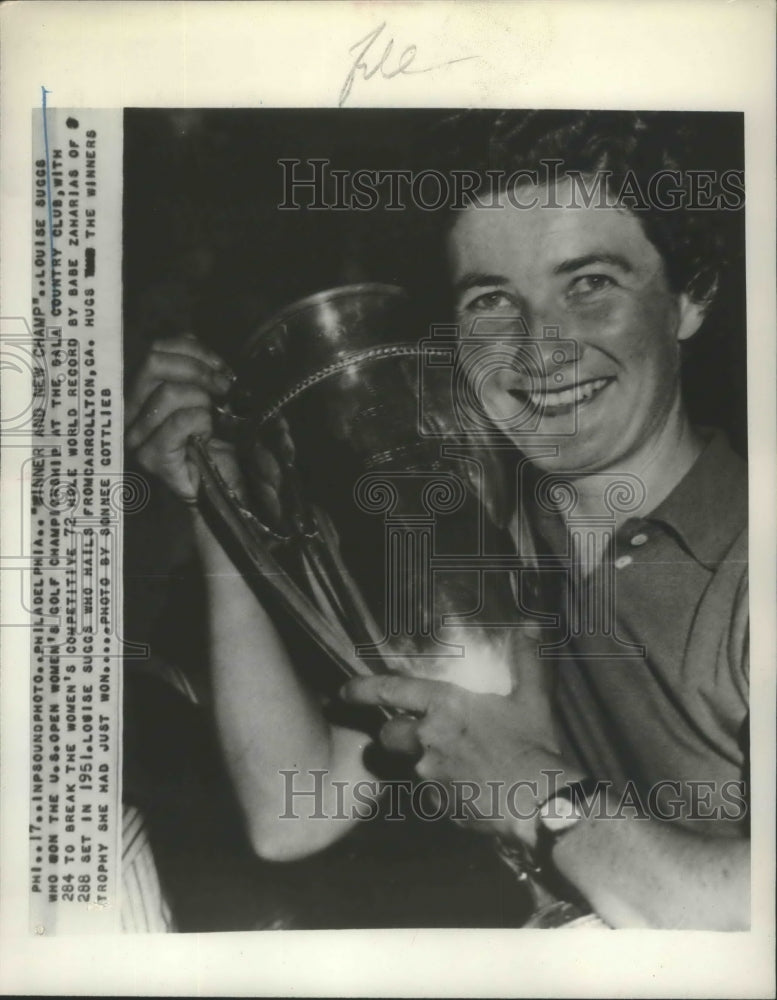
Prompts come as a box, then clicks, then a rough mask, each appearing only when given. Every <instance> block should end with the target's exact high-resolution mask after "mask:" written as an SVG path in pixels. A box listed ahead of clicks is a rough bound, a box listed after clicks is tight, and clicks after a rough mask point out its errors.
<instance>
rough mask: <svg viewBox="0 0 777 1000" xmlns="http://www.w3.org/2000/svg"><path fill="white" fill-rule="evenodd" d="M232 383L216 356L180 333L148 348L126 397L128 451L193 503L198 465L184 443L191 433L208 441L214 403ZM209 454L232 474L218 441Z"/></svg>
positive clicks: (225, 470) (172, 488)
mask: <svg viewBox="0 0 777 1000" xmlns="http://www.w3.org/2000/svg"><path fill="white" fill-rule="evenodd" d="M232 381H233V376H232V374H231V372H230V371H229V369H228V367H227V366H226V365H225V364H224V362H223V361H222V360H221V358H220V357H219V356H218V355H217V354H215V353H214V352H213V351H211V350H209V349H208V348H207V347H205V346H204V345H203V344H201V343H200V342H199V341H198V340H197V339H196V338H195V337H194V336H192V335H190V334H184V335H183V336H180V337H171V338H169V339H166V340H158V341H156V342H155V343H154V344H153V345H152V348H151V351H150V352H149V354H148V357H147V358H146V360H145V361H144V363H143V365H142V367H141V369H140V371H139V372H138V374H137V376H136V378H135V381H134V382H133V384H132V386H131V388H130V390H129V392H128V394H127V400H126V407H125V421H126V427H127V433H126V443H127V447H128V448H129V449H130V450H131V451H134V452H135V457H136V459H137V461H138V463H139V464H140V465H141V466H142V467H143V468H144V469H146V471H148V472H151V473H153V474H154V475H155V476H158V477H159V478H160V479H161V480H162V481H163V482H164V483H165V484H166V485H167V486H168V487H169V488H170V489H171V490H172V491H173V493H175V494H176V495H177V496H179V497H181V498H182V499H184V500H193V499H194V498H195V497H196V496H197V490H198V489H199V475H198V472H197V467H196V465H195V463H194V462H193V461H192V460H191V459H190V458H189V457H188V455H187V445H188V442H189V439H190V438H191V437H192V436H193V435H195V434H196V435H199V436H200V437H202V438H203V439H204V440H205V441H211V439H212V436H213V405H214V402H215V401H216V400H218V399H220V398H223V397H224V396H225V395H226V393H227V392H228V391H229V388H230V386H231V385H232ZM211 452H212V453H213V454H214V457H216V456H218V459H217V460H218V461H219V466H220V468H221V466H225V468H224V472H229V471H232V470H230V469H229V466H230V464H231V463H230V457H229V454H228V449H227V446H225V445H224V444H223V442H222V443H217V442H213V443H212V446H211ZM232 464H234V463H233V461H232Z"/></svg>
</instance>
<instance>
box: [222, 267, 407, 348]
mask: <svg viewBox="0 0 777 1000" xmlns="http://www.w3.org/2000/svg"><path fill="white" fill-rule="evenodd" d="M365 293H381V294H383V295H386V296H388V297H393V298H395V299H397V300H401V299H404V300H406V301H409V299H410V296H409V294H408V292H407V289H405V288H403V287H402V286H401V285H393V284H390V283H388V282H381V281H362V282H356V283H354V284H350V285H333V286H331V287H329V288H324V289H322V290H321V291H318V292H313V293H312V294H310V295H305V296H304V297H303V298H301V299H295V300H294V301H293V302H291V303H289V304H288V305H286V306H283V307H282V308H281V309H279V310H278V311H277V312H275V313H273V315H272V316H270V318H269V319H267V320H265V321H264V322H263V323H262V324H261V326H259V328H258V329H257V330H255V331H254V332H253V333H252V334H251V335H250V336H249V337H248V338H247V340H246V342H245V344H244V345H243V349H242V356H243V358H244V359H248V358H250V357H251V354H252V352H253V350H254V348H255V347H256V345H257V343H258V342H259V341H260V340H261V339H262V338H263V337H264V336H266V334H268V333H270V332H271V331H272V330H274V329H275V328H276V327H277V326H279V325H280V324H282V323H285V322H288V321H289V320H291V319H293V318H294V317H296V316H297V315H299V314H300V313H303V312H305V311H307V310H308V309H311V308H315V307H317V306H321V305H324V304H325V303H327V302H334V301H336V300H337V299H342V298H350V297H354V296H357V295H363V294H365Z"/></svg>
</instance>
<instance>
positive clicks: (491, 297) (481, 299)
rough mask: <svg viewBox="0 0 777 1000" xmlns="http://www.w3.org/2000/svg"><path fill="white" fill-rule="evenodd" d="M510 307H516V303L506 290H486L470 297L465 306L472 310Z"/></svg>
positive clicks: (492, 309) (488, 310)
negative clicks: (474, 296)
mask: <svg viewBox="0 0 777 1000" xmlns="http://www.w3.org/2000/svg"><path fill="white" fill-rule="evenodd" d="M510 307H514V303H513V300H512V299H511V298H510V296H509V295H508V294H507V293H506V292H486V293H485V294H483V295H478V296H477V297H476V298H474V299H470V300H469V302H467V303H466V304H465V306H464V308H465V309H466V310H467V311H470V312H493V311H494V310H495V309H505V308H510Z"/></svg>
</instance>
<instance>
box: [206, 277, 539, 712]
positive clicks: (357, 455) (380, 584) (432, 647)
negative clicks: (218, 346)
mask: <svg viewBox="0 0 777 1000" xmlns="http://www.w3.org/2000/svg"><path fill="white" fill-rule="evenodd" d="M421 334H422V331H421V329H420V327H419V323H418V321H417V319H416V318H415V317H414V314H413V309H412V307H411V303H410V301H409V299H408V297H407V295H406V293H405V292H404V291H403V290H402V289H401V288H398V287H396V286H392V285H383V284H360V285H351V286H346V287H341V288H334V289H330V290H327V291H323V292H320V293H318V294H316V295H312V296H310V297H308V298H305V299H302V300H300V301H298V302H295V303H293V304H292V305H290V306H288V307H287V308H285V309H283V310H281V311H280V312H278V313H277V314H276V315H274V316H273V317H272V318H271V319H270V320H269V321H267V322H266V323H264V324H263V325H262V326H261V327H260V328H259V329H258V330H257V331H256V332H255V333H253V334H252V335H251V336H250V337H249V339H248V341H247V343H246V345H245V347H244V350H243V353H242V356H241V361H240V364H239V368H238V380H237V383H236V386H235V389H234V391H233V393H232V394H231V397H230V399H229V405H228V409H227V410H226V411H225V412H224V413H223V414H222V421H221V427H220V429H219V430H218V433H219V435H220V436H224V437H229V439H230V440H231V441H232V442H233V444H234V446H235V448H236V451H237V455H238V460H239V464H240V466H241V468H242V470H243V472H244V478H245V480H246V483H247V492H248V500H247V502H244V503H237V502H236V498H235V497H234V496H233V495H230V494H229V491H228V490H225V488H224V487H223V483H222V484H219V483H218V477H214V476H213V474H212V471H213V470H211V474H210V476H209V477H206V486H207V485H208V481H210V483H211V487H213V486H214V483H215V488H212V490H211V493H212V495H213V494H214V493H220V496H218V501H219V506H220V507H221V508H222V509H223V510H226V509H227V508H229V507H231V508H232V509H231V511H229V520H230V521H231V522H232V523H241V524H242V528H243V529H245V528H246V527H248V528H249V530H250V534H251V535H252V538H251V540H250V544H248V545H246V544H245V539H243V543H244V548H253V549H256V548H257V547H258V548H260V549H262V554H263V566H259V565H256V560H254V562H255V565H256V568H257V569H258V571H259V573H260V574H261V575H262V576H263V577H264V579H265V581H266V582H267V583H268V584H269V585H270V586H271V587H273V588H275V589H276V590H277V588H278V585H279V584H280V585H281V586H282V587H283V588H285V591H286V593H287V596H288V595H289V594H292V593H293V595H294V598H295V602H296V604H297V605H298V606H297V607H296V608H290V610H291V611H292V614H293V615H294V616H295V617H296V618H297V619H298V620H299V621H300V623H301V624H303V625H304V626H305V627H306V628H307V630H308V631H309V632H310V633H311V634H312V635H313V636H314V637H315V638H316V639H318V641H319V642H321V639H322V636H321V619H322V618H323V619H324V620H325V622H326V623H327V626H328V627H329V628H330V629H331V630H332V631H333V632H334V633H337V635H338V636H339V638H340V640H341V647H342V648H341V653H342V651H343V650H344V649H346V647H348V656H347V658H348V659H349V662H350V668H349V669H350V671H351V672H352V673H353V672H363V671H364V670H366V671H369V672H374V671H384V670H397V671H402V672H412V673H414V674H419V675H422V676H431V677H438V678H442V679H449V680H455V681H457V682H458V683H462V684H463V685H464V686H466V687H469V688H472V689H475V690H490V691H494V692H500V693H507V692H508V691H509V690H511V688H512V680H511V662H512V660H514V650H511V647H513V646H514V645H515V643H516V642H517V643H520V642H521V641H523V640H524V639H526V636H527V629H528V628H530V623H529V622H527V620H526V617H525V616H524V615H522V614H521V613H520V612H519V611H518V610H517V608H516V604H515V601H514V598H513V594H512V591H511V588H510V572H509V569H504V568H501V569H500V566H502V564H503V563H504V560H505V559H506V558H509V556H510V554H511V553H512V555H513V556H514V555H515V551H514V544H513V542H512V540H511V538H510V535H509V533H508V532H507V530H506V526H507V523H508V521H509V517H510V515H511V513H512V511H511V483H510V477H509V474H508V472H507V470H508V468H509V462H506V461H505V456H506V455H507V453H508V451H509V449H506V448H505V440H504V439H503V440H502V441H501V448H500V447H495V446H494V440H495V439H494V437H493V436H491V437H489V436H486V437H485V438H484V437H483V435H480V436H478V435H473V433H472V429H471V428H469V427H466V426H462V421H461V419H460V417H459V415H458V413H457V408H456V398H455V393H456V378H455V372H456V352H457V350H459V349H460V344H459V342H458V338H457V335H456V333H455V331H453V332H452V331H451V328H447V331H445V332H444V335H443V336H442V337H439V336H438V337H431V338H430V337H426V338H424V337H423V336H422V335H421ZM496 440H497V443H499V440H498V438H497V439H496ZM273 447H274V448H275V451H274V454H275V457H276V460H277V462H278V465H279V467H280V469H281V473H282V483H281V489H280V491H279V492H280V499H281V513H280V516H278V513H277V511H276V514H275V516H274V517H273V516H272V515H270V514H269V513H268V511H267V510H266V508H264V509H263V507H262V485H261V479H262V474H263V473H262V468H261V467H260V466H261V462H258V461H257V455H258V454H260V453H261V450H265V451H266V450H267V449H270V450H272V449H273ZM202 454H204V452H201V455H202ZM255 484H256V485H255ZM512 502H513V503H514V501H512ZM233 533H234V532H233ZM238 533H240V532H238ZM242 533H243V534H245V531H243V532H242ZM268 560H269V561H268ZM500 560H501V561H500ZM260 561H262V560H260ZM514 569H515V562H513V570H514ZM286 603H287V606H288V601H286ZM303 604H304V609H303ZM311 607H312V608H313V609H315V611H316V613H317V616H318V617H315V619H314V620H313V619H311V618H310V613H311ZM301 609H302V610H301ZM303 610H304V613H303ZM306 615H307V618H306V617H305V616H306ZM512 626H514V627H512ZM322 644H323V645H324V646H325V647H326V642H324V643H322ZM349 644H350V645H349ZM328 651H329V652H330V653H331V652H332V649H331V648H329V649H328ZM335 659H339V660H340V661H341V662H340V665H341V666H343V667H344V669H345V666H344V664H343V663H342V656H339V657H338V656H336V657H335Z"/></svg>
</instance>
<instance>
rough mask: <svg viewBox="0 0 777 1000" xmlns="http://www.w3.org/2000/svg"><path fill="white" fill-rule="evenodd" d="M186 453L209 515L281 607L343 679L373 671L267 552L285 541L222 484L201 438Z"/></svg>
mask: <svg viewBox="0 0 777 1000" xmlns="http://www.w3.org/2000/svg"><path fill="white" fill-rule="evenodd" d="M189 453H190V456H191V458H192V460H193V461H194V462H195V464H196V465H197V468H198V470H199V473H200V497H201V499H202V500H203V501H204V502H205V506H206V509H207V511H208V512H209V513H210V514H211V515H212V516H213V517H215V519H216V521H217V522H218V524H219V525H220V526H221V527H222V528H223V529H224V531H225V532H226V534H227V535H228V537H230V538H231V539H232V541H234V542H235V543H236V544H237V545H238V546H239V548H240V549H241V550H242V551H243V553H244V554H245V556H246V557H247V559H248V560H249V562H250V564H251V567H252V568H253V569H254V570H255V571H256V573H257V574H258V575H259V576H260V577H261V579H262V580H263V582H264V583H265V584H266V585H267V586H268V587H269V588H270V590H271V591H272V592H273V594H274V595H275V597H276V598H277V599H278V601H279V603H280V604H281V606H282V607H283V608H284V609H285V610H286V611H287V612H288V613H289V614H290V615H291V616H292V618H294V620H295V621H297V622H298V623H299V624H300V625H301V626H302V627H303V628H304V629H305V631H306V632H307V633H308V634H309V635H310V636H311V637H312V638H313V639H315V641H316V642H317V643H318V645H319V646H320V647H321V648H322V649H323V650H324V651H325V652H326V653H327V654H328V655H329V656H330V657H331V659H332V661H333V662H334V664H335V665H336V666H337V667H338V668H339V670H340V671H341V673H343V674H344V675H345V676H346V677H347V678H350V677H359V676H368V675H370V674H372V673H374V671H373V670H371V669H370V668H369V667H368V666H367V665H366V664H365V663H364V662H363V661H362V660H361V659H359V657H358V656H356V653H355V652H354V648H353V642H352V641H351V640H350V638H349V637H348V635H347V634H346V633H345V631H344V630H342V629H341V628H340V627H339V626H336V625H334V624H333V623H332V622H331V621H330V620H329V619H328V618H326V617H324V615H323V614H322V613H321V612H320V611H319V610H318V608H316V607H315V605H314V604H313V603H312V602H311V601H310V600H309V599H308V598H307V597H306V596H305V594H303V593H302V591H301V590H300V589H299V588H298V587H296V586H295V585H294V583H292V581H291V580H290V579H289V577H288V575H287V574H286V573H285V571H284V570H283V568H282V567H281V565H280V563H279V562H278V561H277V560H276V558H275V556H274V555H273V554H272V550H271V545H273V544H277V542H278V541H279V540H284V539H283V538H281V536H278V535H277V534H276V533H275V532H274V531H272V530H271V529H270V528H268V527H267V525H265V524H262V523H261V521H259V520H258V518H256V517H255V516H254V514H252V513H251V512H250V511H248V510H246V509H245V507H244V506H243V504H242V503H241V501H240V499H239V497H238V496H237V494H236V493H235V491H234V490H232V489H231V488H230V487H229V486H228V485H227V483H226V482H225V481H224V478H223V476H222V475H221V473H220V472H219V470H218V468H217V467H216V465H215V463H214V462H213V460H212V459H211V457H210V455H209V454H208V450H207V448H206V446H205V442H204V441H203V440H202V438H200V437H193V438H192V439H191V440H190V443H189Z"/></svg>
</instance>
